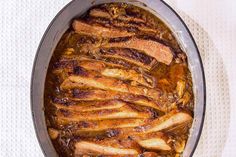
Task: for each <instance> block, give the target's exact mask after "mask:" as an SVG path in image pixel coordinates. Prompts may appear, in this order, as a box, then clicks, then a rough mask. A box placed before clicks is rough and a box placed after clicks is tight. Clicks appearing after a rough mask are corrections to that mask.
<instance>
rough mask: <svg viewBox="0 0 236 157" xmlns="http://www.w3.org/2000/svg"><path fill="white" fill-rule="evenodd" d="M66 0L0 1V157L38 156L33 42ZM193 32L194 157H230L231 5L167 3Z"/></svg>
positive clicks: (235, 49) (234, 21) (233, 126)
mask: <svg viewBox="0 0 236 157" xmlns="http://www.w3.org/2000/svg"><path fill="white" fill-rule="evenodd" d="M68 2H69V0H9V1H4V0H1V1H0V31H1V35H0V157H43V154H42V152H41V150H40V148H39V144H38V143H37V139H36V136H35V133H34V128H33V122H32V119H31V111H30V78H31V69H32V65H33V60H34V56H35V53H36V49H37V46H38V44H39V41H40V39H41V37H42V35H43V33H44V31H45V30H46V28H47V26H48V24H49V23H50V21H51V20H52V19H53V17H54V16H55V15H56V14H57V12H58V11H59V10H60V9H61V8H62V7H63V6H64V5H65V4H67V3H68ZM166 2H168V3H169V4H170V5H171V6H172V7H174V8H175V10H176V11H177V12H178V13H179V14H180V15H181V17H182V18H183V19H184V21H185V22H186V23H187V25H188V26H189V28H190V31H191V32H192V33H193V35H194V38H195V40H196V42H197V44H198V46H199V48H200V51H201V56H202V59H203V62H204V67H205V72H206V83H207V112H206V121H205V125H204V130H203V133H202V137H201V140H200V143H199V145H198V147H197V150H196V153H195V155H194V156H195V157H235V156H236V96H235V90H236V80H235V79H236V9H235V8H236V1H235V0H224V1H222V0H188V1H186V0H167V1H166Z"/></svg>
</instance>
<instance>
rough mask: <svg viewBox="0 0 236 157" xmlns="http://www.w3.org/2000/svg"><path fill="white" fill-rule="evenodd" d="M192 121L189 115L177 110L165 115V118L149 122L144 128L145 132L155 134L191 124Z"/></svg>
mask: <svg viewBox="0 0 236 157" xmlns="http://www.w3.org/2000/svg"><path fill="white" fill-rule="evenodd" d="M192 120H193V118H192V116H191V115H190V114H188V113H186V112H183V111H179V110H173V111H171V112H169V113H167V114H166V115H165V116H163V117H160V118H158V119H156V120H154V121H152V122H150V123H149V124H148V125H146V126H144V127H145V128H147V129H146V130H145V132H156V131H160V130H164V129H167V128H171V127H175V126H176V125H181V124H183V123H187V122H191V121H192Z"/></svg>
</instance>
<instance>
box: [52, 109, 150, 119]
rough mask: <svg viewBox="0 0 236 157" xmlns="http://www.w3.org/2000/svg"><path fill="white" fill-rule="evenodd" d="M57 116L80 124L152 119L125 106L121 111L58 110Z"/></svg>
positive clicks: (146, 114)
mask: <svg viewBox="0 0 236 157" xmlns="http://www.w3.org/2000/svg"><path fill="white" fill-rule="evenodd" d="M55 114H56V116H57V117H59V118H62V119H65V120H69V121H73V122H78V121H85V120H88V121H89V120H104V119H124V118H139V119H140V118H144V119H145V118H151V116H152V115H151V113H149V112H141V111H140V112H139V111H137V110H134V109H132V108H131V107H129V106H123V107H121V108H119V109H110V110H108V109H106V110H97V111H86V112H78V111H70V110H66V109H58V110H57V111H56V113H55Z"/></svg>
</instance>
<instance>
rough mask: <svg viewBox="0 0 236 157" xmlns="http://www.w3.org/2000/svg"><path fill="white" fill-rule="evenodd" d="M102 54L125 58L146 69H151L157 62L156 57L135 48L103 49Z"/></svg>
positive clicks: (107, 56) (103, 55) (109, 56)
mask: <svg viewBox="0 0 236 157" xmlns="http://www.w3.org/2000/svg"><path fill="white" fill-rule="evenodd" d="M100 55H101V56H102V57H106V58H116V59H123V60H125V61H127V62H130V63H132V64H135V65H137V66H140V67H142V68H144V69H147V70H150V69H151V68H152V67H153V66H154V65H155V64H156V59H155V58H153V57H151V56H148V55H146V54H144V53H141V52H139V51H136V50H134V49H126V48H124V49H121V48H111V49H101V50H100Z"/></svg>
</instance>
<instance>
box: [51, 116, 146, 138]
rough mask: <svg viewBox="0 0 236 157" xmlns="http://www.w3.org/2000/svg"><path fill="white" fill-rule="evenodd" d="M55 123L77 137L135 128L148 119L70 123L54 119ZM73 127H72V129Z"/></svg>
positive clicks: (57, 118)
mask: <svg viewBox="0 0 236 157" xmlns="http://www.w3.org/2000/svg"><path fill="white" fill-rule="evenodd" d="M55 121H56V123H57V125H58V126H61V125H63V126H64V127H65V128H67V125H68V128H69V129H70V130H71V132H73V134H75V135H79V134H80V133H81V132H94V131H103V130H108V129H116V128H129V127H136V126H140V125H143V124H145V123H147V122H148V121H149V120H148V119H143V118H142V119H108V120H99V121H79V122H78V121H70V120H66V119H63V118H61V117H55ZM71 124H73V125H71ZM72 126H73V127H72Z"/></svg>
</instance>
